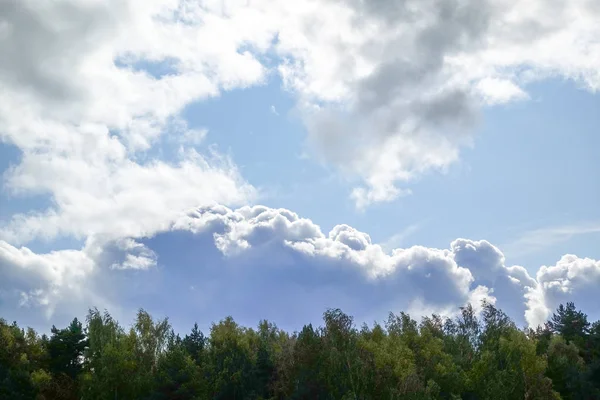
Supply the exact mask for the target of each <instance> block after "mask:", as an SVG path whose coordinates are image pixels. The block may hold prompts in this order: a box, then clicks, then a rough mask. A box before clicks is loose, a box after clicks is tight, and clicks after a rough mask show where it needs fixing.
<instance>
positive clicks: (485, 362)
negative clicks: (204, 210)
mask: <svg viewBox="0 0 600 400" xmlns="http://www.w3.org/2000/svg"><path fill="white" fill-rule="evenodd" d="M323 320H324V321H323V326H322V327H318V328H317V327H313V326H312V325H306V326H304V328H303V329H302V330H301V331H300V332H296V333H293V334H289V333H286V332H284V331H283V330H281V329H278V328H277V327H276V326H275V325H274V324H272V323H270V322H267V321H261V322H260V323H259V324H258V327H257V328H255V329H252V328H245V327H242V326H239V325H238V324H236V322H235V321H234V320H233V319H232V318H225V319H224V320H222V321H220V322H219V323H216V324H213V325H212V327H211V328H210V332H209V333H208V336H205V335H204V334H203V333H202V332H201V331H200V330H199V329H198V326H197V325H195V326H194V327H193V329H192V330H191V332H189V333H188V334H186V335H184V336H183V337H181V336H180V335H178V334H175V333H174V332H173V330H172V328H171V326H170V325H169V322H168V320H167V319H164V320H155V319H153V318H152V317H151V316H150V315H149V314H148V313H147V312H145V311H143V310H140V311H139V312H138V314H137V317H136V320H135V321H134V323H133V325H132V326H131V327H130V328H129V329H125V328H124V327H122V326H121V325H119V323H118V322H117V321H116V320H114V319H113V318H112V317H111V316H110V315H109V314H108V313H107V312H104V313H101V312H99V311H98V310H90V311H89V314H88V315H87V318H86V321H85V323H82V322H80V321H78V320H77V319H74V320H73V322H72V323H71V324H70V325H69V326H67V327H65V328H62V329H59V328H56V327H52V330H51V335H50V336H49V337H48V336H46V335H42V336H39V335H38V334H37V333H36V332H35V331H33V330H32V329H22V328H20V327H19V326H18V325H17V324H16V323H13V324H9V323H7V322H6V321H4V320H0V399H11V400H19V399H85V400H87V399H89V400H92V399H93V400H100V399H102V400H104V399H106V400H109V399H110V400H115V399H151V400H154V399H180V400H184V399H561V398H562V399H586V400H587V399H600V322H595V323H593V324H592V323H590V322H588V320H587V316H586V315H585V314H584V313H582V312H580V311H578V310H577V309H576V307H575V305H574V304H573V303H568V304H567V305H566V306H563V305H561V306H560V307H559V308H558V309H557V310H556V312H555V313H554V315H553V316H552V318H551V319H550V321H548V323H546V324H545V326H544V327H539V328H538V329H536V330H531V329H529V330H526V331H523V330H519V329H518V328H517V327H516V326H515V324H514V323H513V322H512V321H511V320H510V319H509V318H508V317H507V316H506V315H505V314H504V313H503V312H502V311H500V310H498V309H496V308H495V307H494V306H493V305H491V304H485V303H484V305H483V310H482V312H481V313H479V314H477V313H476V312H475V311H474V309H473V308H472V307H471V306H467V307H464V308H462V309H461V312H460V314H459V316H458V317H456V318H454V319H444V318H441V317H439V316H437V315H433V316H431V317H424V318H422V319H421V322H420V323H417V321H415V320H413V319H411V317H410V316H409V315H407V314H405V313H400V314H399V315H395V314H390V315H389V318H388V320H387V322H386V323H385V324H383V325H380V324H374V325H373V326H372V327H369V326H366V325H364V326H362V327H360V328H357V327H356V326H355V325H354V323H353V320H352V318H351V317H350V316H348V315H346V314H344V313H343V312H342V311H340V310H337V309H336V310H328V311H326V312H325V313H324V315H323Z"/></svg>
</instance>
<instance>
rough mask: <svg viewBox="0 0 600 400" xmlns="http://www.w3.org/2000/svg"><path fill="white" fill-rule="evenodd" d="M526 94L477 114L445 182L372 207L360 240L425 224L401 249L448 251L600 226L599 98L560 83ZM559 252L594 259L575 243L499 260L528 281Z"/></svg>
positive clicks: (424, 184)
mask: <svg viewBox="0 0 600 400" xmlns="http://www.w3.org/2000/svg"><path fill="white" fill-rule="evenodd" d="M527 89H528V91H529V93H530V95H531V100H529V101H523V102H519V103H513V104H510V105H506V106H495V107H490V108H488V109H486V110H484V111H483V118H482V124H481V125H480V126H479V128H478V129H477V134H476V140H475V145H474V147H473V148H472V149H465V150H464V151H463V152H462V158H461V161H460V163H458V164H457V165H454V166H453V167H452V168H451V169H450V171H449V173H448V174H445V175H444V174H437V173H432V174H429V175H427V176H425V177H423V178H422V179H421V180H419V181H417V182H416V183H414V184H412V185H411V186H410V188H411V189H412V191H413V194H412V195H411V196H407V197H404V198H401V199H399V200H397V201H395V202H393V203H389V204H381V205H378V206H374V207H372V208H371V209H370V210H369V211H368V212H367V213H366V214H365V215H364V218H366V219H368V220H369V221H371V222H372V226H371V229H369V230H368V231H367V232H369V233H370V234H371V236H372V237H373V238H374V239H375V240H376V241H378V240H384V238H385V237H388V236H392V235H394V234H396V233H397V232H398V231H402V229H403V228H404V227H406V226H407V225H411V224H415V223H419V222H421V221H427V224H426V226H425V227H424V228H423V229H420V230H416V231H415V232H414V233H413V234H412V235H411V236H410V237H409V238H407V240H406V244H407V245H411V244H421V245H425V246H434V247H447V246H448V244H449V243H450V241H452V240H453V239H455V238H457V237H466V238H471V239H487V240H489V241H491V242H492V243H494V244H496V245H501V244H508V243H511V242H513V241H514V240H517V239H518V237H520V236H521V235H522V234H523V233H524V232H526V231H529V230H533V229H540V228H546V227H554V226H564V225H580V224H589V223H594V222H597V221H600V208H598V204H600V157H598V154H599V153H600V135H599V132H598V128H597V127H598V126H600V113H598V110H600V97H598V96H597V95H593V94H591V93H589V92H585V91H582V90H580V89H578V88H577V86H576V85H575V84H573V83H572V82H567V81H547V82H542V83H536V84H533V85H531V86H529V87H528V88H527ZM592 235H593V234H590V237H591V236H592ZM597 237H598V236H597V234H596V239H597ZM575 242H578V243H575ZM592 243H593V240H592ZM596 243H597V241H596ZM567 248H570V249H571V250H567ZM565 252H567V253H568V252H577V253H576V254H578V255H579V256H581V257H585V256H587V257H596V258H598V257H599V256H600V248H598V246H597V245H592V246H590V238H587V239H586V240H582V238H581V237H578V238H577V240H571V241H569V242H568V243H567V242H565V243H561V244H560V246H559V245H556V246H553V247H551V248H544V249H538V250H537V251H535V252H533V253H530V254H528V255H527V257H522V256H514V257H513V256H512V255H511V254H509V253H508V254H505V255H506V256H507V263H508V264H512V263H518V264H523V265H524V266H525V267H527V268H528V269H529V270H530V271H534V270H537V267H538V266H539V265H541V264H546V265H552V264H554V263H555V262H556V261H557V260H558V258H559V257H560V255H562V254H564V253H565Z"/></svg>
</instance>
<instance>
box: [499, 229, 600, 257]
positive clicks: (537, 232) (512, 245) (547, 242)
mask: <svg viewBox="0 0 600 400" xmlns="http://www.w3.org/2000/svg"><path fill="white" fill-rule="evenodd" d="M598 233H600V222H596V223H589V222H584V223H581V224H574V225H564V226H553V227H545V228H538V229H532V230H529V231H526V232H523V233H522V234H520V235H519V236H517V237H516V238H515V239H514V240H513V241H511V242H508V243H506V244H504V245H503V246H502V248H503V249H504V251H505V253H506V254H508V255H510V256H511V257H517V256H524V255H528V254H534V253H537V252H540V251H543V250H545V249H547V248H551V247H552V246H554V245H557V244H560V243H564V242H567V241H569V240H571V239H573V238H574V237H577V236H581V235H590V234H598Z"/></svg>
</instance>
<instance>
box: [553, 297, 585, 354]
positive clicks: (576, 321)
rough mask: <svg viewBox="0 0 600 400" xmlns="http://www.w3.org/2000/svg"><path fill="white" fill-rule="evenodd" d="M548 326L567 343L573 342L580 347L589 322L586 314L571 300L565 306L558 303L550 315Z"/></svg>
mask: <svg viewBox="0 0 600 400" xmlns="http://www.w3.org/2000/svg"><path fill="white" fill-rule="evenodd" d="M548 327H549V328H550V330H551V331H552V332H554V333H557V334H559V335H561V336H562V337H563V338H564V339H565V340H566V342H567V343H570V342H574V343H575V344H576V345H577V346H578V347H580V348H581V346H582V344H583V342H584V340H585V337H586V336H587V334H588V331H589V328H590V323H589V322H588V320H587V315H586V314H584V313H583V312H581V311H578V310H577V309H576V308H575V304H574V303H573V302H568V303H567V305H566V306H564V305H562V304H561V305H559V306H558V308H557V309H556V312H555V313H554V314H553V315H552V318H551V319H550V321H549V323H548Z"/></svg>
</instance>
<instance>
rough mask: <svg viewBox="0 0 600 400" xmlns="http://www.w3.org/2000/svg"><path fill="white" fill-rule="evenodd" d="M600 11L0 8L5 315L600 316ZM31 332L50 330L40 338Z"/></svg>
mask: <svg viewBox="0 0 600 400" xmlns="http://www.w3.org/2000/svg"><path fill="white" fill-rule="evenodd" d="M599 18H600V7H599V6H598V3H597V2H596V1H594V0H573V1H570V2H556V1H552V0H527V1H525V0H484V1H481V0H425V1H423V0H395V1H393V0H377V1H362V0H298V1H294V2H272V1H266V0H251V1H246V0H244V1H242V0H230V1H225V0H223V1H216V0H205V1H203V0H58V1H46V0H44V1H39V0H3V1H1V2H0V54H2V57H0V89H1V90H0V171H1V173H2V175H1V180H0V317H3V318H5V319H7V320H17V321H18V322H19V323H20V324H23V325H29V326H32V327H35V328H38V329H46V330H47V326H50V325H51V324H55V325H57V326H61V325H66V324H67V323H68V322H69V321H70V320H71V319H72V318H73V317H79V318H83V317H84V316H85V314H86V312H87V310H88V309H89V308H91V307H97V308H99V309H107V310H108V311H109V312H111V313H112V314H113V315H114V316H116V317H117V318H118V319H119V320H121V321H122V322H123V323H128V322H130V321H131V320H132V317H133V315H134V313H135V312H136V310H137V309H138V308H144V309H146V310H148V311H149V312H150V313H152V314H153V315H156V316H157V317H163V316H168V317H169V318H170V321H171V322H172V324H173V326H174V327H175V328H176V330H178V331H180V332H185V331H187V330H188V329H189V328H190V327H191V325H192V324H193V323H194V322H198V323H199V325H200V326H201V327H202V328H203V329H205V330H206V329H208V328H209V327H210V324H211V322H216V321H218V320H220V319H222V318H224V317H225V316H228V315H231V316H233V317H234V318H235V319H236V320H237V321H239V322H240V323H242V324H244V325H247V326H254V325H256V324H257V323H258V321H259V320H260V319H269V320H273V321H275V322H276V323H277V324H278V325H279V326H280V327H283V328H285V329H289V330H298V329H301V328H302V325H303V324H305V323H308V322H313V323H319V321H320V319H321V315H322V313H323V311H325V310H326V309H327V308H330V307H339V308H342V310H344V311H345V312H347V313H349V314H351V315H353V316H354V317H355V321H356V322H357V323H362V322H367V323H371V322H373V321H375V320H378V321H381V320H383V319H385V318H386V316H387V314H388V313H389V312H390V311H392V312H399V311H408V312H410V313H411V315H413V316H414V317H415V318H419V317H420V316H423V315H428V314H431V313H439V314H442V315H446V316H452V315H454V314H455V313H456V312H457V311H458V310H459V307H461V306H463V305H465V304H467V303H472V304H474V305H476V306H479V305H480V304H481V302H482V301H483V300H486V301H488V302H492V303H494V304H496V305H497V306H498V307H500V308H501V309H503V310H504V311H506V312H507V313H508V314H509V315H510V316H511V317H512V318H513V319H514V320H515V321H516V322H517V323H518V325H519V326H523V327H525V326H537V325H539V324H541V323H543V322H544V321H545V320H546V319H547V318H548V317H549V316H550V315H551V314H552V312H553V310H554V309H555V308H556V307H557V306H558V304H560V303H564V302H566V301H574V302H575V303H576V305H577V306H578V307H579V308H581V309H582V310H583V311H584V312H586V313H588V314H589V316H590V318H591V319H594V318H595V319H598V318H600V308H599V307H598V304H600V294H599V293H600V292H598V291H597V290H596V288H597V287H599V286H598V285H600V246H599V245H598V244H599V243H600V208H599V207H598V204H600V157H598V154H599V153H600V131H599V130H600V112H599V110H600V96H599V95H598V90H599V89H600V42H599V41H598V37H600V26H598V24H597V21H598V19H599ZM45 327H46V328H45Z"/></svg>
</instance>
